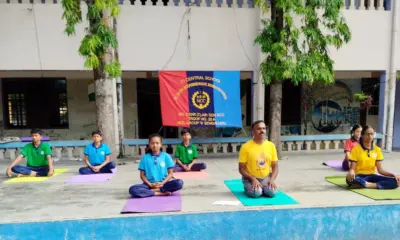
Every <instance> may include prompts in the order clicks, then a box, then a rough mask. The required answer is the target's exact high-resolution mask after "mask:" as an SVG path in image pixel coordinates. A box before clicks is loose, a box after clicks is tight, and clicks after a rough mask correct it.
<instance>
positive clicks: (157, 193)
mask: <svg viewBox="0 0 400 240" xmlns="http://www.w3.org/2000/svg"><path fill="white" fill-rule="evenodd" d="M171 194H172V193H170V192H164V193H163V192H156V193H155V195H156V196H171Z"/></svg>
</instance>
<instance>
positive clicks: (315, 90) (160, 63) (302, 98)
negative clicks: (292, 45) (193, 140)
mask: <svg viewBox="0 0 400 240" xmlns="http://www.w3.org/2000/svg"><path fill="white" fill-rule="evenodd" d="M0 2H1V8H0V32H1V35H0V53H1V58H0V79H1V84H0V86H1V91H0V93H1V96H2V98H1V100H2V104H0V106H1V110H0V114H1V115H2V116H0V121H1V122H0V131H1V135H2V136H26V135H28V131H29V130H28V129H30V128H32V127H40V128H42V129H44V131H45V132H46V134H48V135H49V136H50V138H51V139H52V140H83V139H88V138H89V137H90V132H91V131H93V130H94V129H95V128H96V126H95V125H96V124H95V103H94V101H92V100H91V99H90V97H89V95H90V93H91V88H90V81H92V80H93V76H92V72H91V71H87V70H85V69H84V68H83V66H84V64H83V62H84V59H83V58H82V57H80V56H79V54H78V52H77V51H78V48H79V45H80V41H81V39H82V38H83V36H84V30H85V27H86V26H87V22H85V21H84V22H83V23H82V24H81V25H79V27H78V29H77V33H76V35H75V36H73V37H68V36H67V35H66V34H65V33H64V28H65V22H64V20H63V19H62V13H63V10H62V7H61V4H60V1H59V0H56V1H49V0H45V1H37V2H36V0H32V1H30V2H29V1H26V0H18V1H14V0H7V1H6V0H1V1H0ZM344 2H345V6H346V8H345V9H343V11H342V13H343V15H344V16H345V18H346V20H347V23H348V25H349V27H350V29H351V32H352V40H351V42H350V43H349V44H347V45H345V46H344V47H343V48H342V49H340V50H336V49H331V50H330V52H331V56H332V58H333V59H334V61H335V70H336V79H337V82H336V84H335V85H332V86H326V87H325V86H313V87H310V86H293V85H291V84H285V85H284V87H283V106H282V108H283V109H282V112H283V114H282V125H283V126H282V129H281V131H282V135H316V134H338V133H341V134H343V133H348V132H349V129H350V127H351V126H352V125H353V124H355V123H358V122H362V123H363V124H369V125H372V126H374V127H375V128H376V129H378V131H379V132H382V133H385V132H386V131H385V128H386V125H387V124H386V122H387V119H388V118H387V117H386V113H387V108H386V107H385V106H389V105H390V104H388V101H390V97H386V98H385V95H387V96H388V95H389V94H390V91H391V89H392V88H389V87H387V86H388V83H389V80H390V77H389V76H391V74H393V71H396V70H397V69H399V68H400V61H396V56H397V53H398V52H399V51H400V50H399V49H398V48H393V46H396V45H397V42H398V41H400V40H399V39H397V38H395V37H393V34H392V32H393V31H392V30H393V27H394V24H393V21H392V20H393V19H394V18H395V16H393V15H394V14H393V13H394V12H395V11H394V10H393V7H394V5H393V4H392V2H391V1H383V0H375V1H370V0H360V1H347V0H344ZM83 9H84V14H85V11H86V10H85V7H83ZM259 29H260V12H259V10H258V9H256V8H254V7H253V3H252V1H250V0H249V1H237V2H235V1H233V2H232V1H227V0H222V1H221V0H208V1H205V0H204V1H195V2H190V1H187V0H186V1H185V2H184V1H183V0H176V1H172V0H163V1H161V0H153V1H150V0H144V1H128V0H124V1H123V2H121V15H120V17H119V19H118V41H119V58H120V62H121V64H122V68H123V75H122V86H123V87H122V89H123V94H122V95H123V104H122V106H123V120H124V135H125V138H127V139H134V138H146V137H147V136H148V135H149V134H150V133H152V132H157V131H161V133H162V134H163V135H164V136H166V137H169V138H174V137H177V136H178V131H177V129H174V128H162V124H161V114H160V110H159V109H160V104H159V102H160V99H159V94H158V91H159V89H158V81H157V72H158V71H160V70H187V71H190V70H241V80H242V84H241V99H242V101H241V103H242V114H243V115H244V117H243V125H244V126H249V125H250V123H251V122H252V121H253V120H255V119H262V118H266V117H268V96H269V88H268V86H267V87H260V85H262V83H261V82H260V81H259V74H258V66H259V64H260V59H261V56H260V51H259V49H258V48H257V46H255V45H254V43H253V42H254V39H255V38H256V36H257V34H258V32H259ZM393 39H394V40H395V41H397V42H395V44H394V45H393V44H392V40H393ZM392 49H397V50H396V51H395V52H394V53H393V51H392ZM393 55H394V58H393ZM396 91H399V90H396ZM359 92H365V93H368V94H371V96H373V106H372V107H371V108H370V109H369V110H366V109H362V107H360V104H359V103H358V102H355V101H353V95H354V93H359ZM397 96H400V95H399V94H397ZM259 99H261V100H260V101H259ZM394 110H396V111H395V113H398V114H397V115H395V118H394V121H393V122H394V124H393V126H394V133H395V136H394V138H393V143H394V144H393V146H394V147H400V140H399V139H397V138H396V135H397V136H399V138H400V125H399V126H397V125H398V124H396V122H398V118H400V101H398V103H397V104H396V106H395V107H393V111H394ZM389 115H390V114H389ZM396 120H397V121H396ZM247 128H248V127H247ZM247 128H244V129H245V131H239V130H234V131H231V132H230V133H229V134H231V135H232V136H243V135H246V132H247V133H248V131H247V130H248V129H247ZM194 134H195V135H196V136H197V137H213V136H214V137H215V136H222V133H221V132H219V131H214V130H211V129H208V130H204V129H194Z"/></svg>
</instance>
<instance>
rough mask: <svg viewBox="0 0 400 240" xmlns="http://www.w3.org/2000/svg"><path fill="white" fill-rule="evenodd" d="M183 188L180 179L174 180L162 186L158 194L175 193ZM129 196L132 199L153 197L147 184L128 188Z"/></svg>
mask: <svg viewBox="0 0 400 240" xmlns="http://www.w3.org/2000/svg"><path fill="white" fill-rule="evenodd" d="M182 187H183V181H182V180H181V179H174V180H171V181H169V182H167V183H166V184H164V186H162V187H161V188H160V192H162V193H165V192H171V193H172V192H176V191H178V190H181V189H182ZM129 194H130V195H131V196H132V197H134V198H146V197H152V196H154V192H153V191H152V190H151V188H150V187H149V186H148V185H147V184H144V183H142V184H136V185H133V186H131V187H130V188H129Z"/></svg>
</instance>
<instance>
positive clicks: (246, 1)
mask: <svg viewBox="0 0 400 240" xmlns="http://www.w3.org/2000/svg"><path fill="white" fill-rule="evenodd" d="M119 1H120V4H121V5H130V6H168V7H179V6H181V7H185V6H186V7H187V6H191V7H220V8H232V7H234V8H254V1H253V0H119ZM391 1H393V0H343V2H344V5H345V9H347V10H374V11H388V10H390V9H391V5H392V4H391V3H392V2H391ZM60 2H61V0H0V3H8V4H33V3H35V4H59V3H60Z"/></svg>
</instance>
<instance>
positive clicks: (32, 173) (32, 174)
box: [29, 171, 37, 177]
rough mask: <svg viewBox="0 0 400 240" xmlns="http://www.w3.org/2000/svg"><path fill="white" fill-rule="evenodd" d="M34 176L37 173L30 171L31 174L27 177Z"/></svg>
mask: <svg viewBox="0 0 400 240" xmlns="http://www.w3.org/2000/svg"><path fill="white" fill-rule="evenodd" d="M36 175H37V172H35V171H31V174H30V175H29V176H31V177H36Z"/></svg>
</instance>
